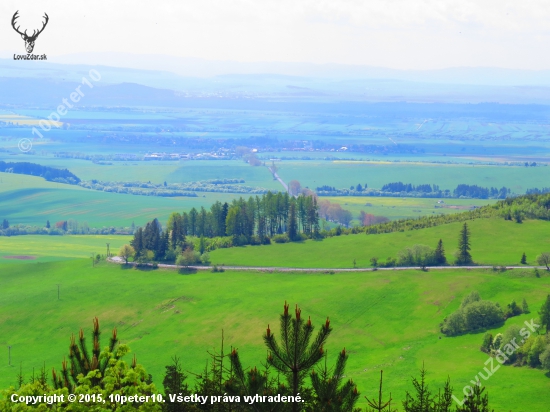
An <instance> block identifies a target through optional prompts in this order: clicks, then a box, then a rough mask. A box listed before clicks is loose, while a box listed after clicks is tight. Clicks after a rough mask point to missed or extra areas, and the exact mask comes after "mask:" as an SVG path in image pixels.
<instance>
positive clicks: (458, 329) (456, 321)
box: [441, 309, 465, 336]
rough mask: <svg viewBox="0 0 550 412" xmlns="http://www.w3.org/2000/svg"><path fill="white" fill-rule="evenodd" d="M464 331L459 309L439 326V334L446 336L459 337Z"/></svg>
mask: <svg viewBox="0 0 550 412" xmlns="http://www.w3.org/2000/svg"><path fill="white" fill-rule="evenodd" d="M464 329H465V327H464V314H463V313H462V310H460V309H459V310H457V311H456V312H453V313H451V314H450V315H449V316H447V317H446V318H445V319H444V320H443V324H442V325H441V332H442V333H444V334H445V335H447V336H455V335H459V334H460V333H462V332H463V331H464Z"/></svg>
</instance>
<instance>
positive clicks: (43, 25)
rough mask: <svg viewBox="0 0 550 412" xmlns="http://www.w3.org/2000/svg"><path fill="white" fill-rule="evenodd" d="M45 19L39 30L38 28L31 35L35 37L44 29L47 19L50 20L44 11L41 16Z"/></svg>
mask: <svg viewBox="0 0 550 412" xmlns="http://www.w3.org/2000/svg"><path fill="white" fill-rule="evenodd" d="M42 17H44V18H45V19H46V21H45V22H44V23H42V28H41V29H40V30H38V33H36V34H34V33H33V34H32V37H36V36H38V35H39V34H40V33H42V32H43V31H44V29H45V28H46V25H47V24H48V21H49V20H50V18H49V17H48V15H47V14H46V12H44V16H42Z"/></svg>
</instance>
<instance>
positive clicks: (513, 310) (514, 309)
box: [504, 300, 523, 319]
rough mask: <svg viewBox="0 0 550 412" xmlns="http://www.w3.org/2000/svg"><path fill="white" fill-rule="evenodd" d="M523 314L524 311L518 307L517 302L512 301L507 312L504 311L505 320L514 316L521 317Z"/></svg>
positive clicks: (507, 307)
mask: <svg viewBox="0 0 550 412" xmlns="http://www.w3.org/2000/svg"><path fill="white" fill-rule="evenodd" d="M522 313H523V310H522V309H521V308H520V307H519V306H518V304H517V303H516V301H515V300H513V301H512V303H509V304H508V305H507V306H506V310H505V311H504V319H508V318H511V317H514V316H518V315H521V314H522Z"/></svg>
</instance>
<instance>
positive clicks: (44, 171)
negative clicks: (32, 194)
mask: <svg viewBox="0 0 550 412" xmlns="http://www.w3.org/2000/svg"><path fill="white" fill-rule="evenodd" d="M0 171H2V172H5V173H16V174H22V175H30V176H40V177H43V178H44V179H46V180H48V181H54V182H55V181H57V182H60V183H67V184H72V185H76V184H78V183H79V182H80V179H79V178H78V177H77V176H76V175H74V174H73V173H71V172H70V171H69V170H67V169H57V168H55V167H50V166H42V165H39V164H36V163H30V162H4V161H0Z"/></svg>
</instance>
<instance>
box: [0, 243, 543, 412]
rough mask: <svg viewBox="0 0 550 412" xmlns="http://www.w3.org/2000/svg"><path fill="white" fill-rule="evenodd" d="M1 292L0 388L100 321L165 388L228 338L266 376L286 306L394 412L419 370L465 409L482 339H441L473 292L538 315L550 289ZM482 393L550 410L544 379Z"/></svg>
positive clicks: (104, 286)
mask: <svg viewBox="0 0 550 412" xmlns="http://www.w3.org/2000/svg"><path fill="white" fill-rule="evenodd" d="M25 239H30V238H29V237H25ZM9 240H10V241H11V240H13V239H9ZM46 240H49V238H46ZM34 247H35V246H32V244H29V245H28V246H27V249H29V250H30V251H32V250H33V248H34ZM36 247H40V245H36ZM34 253H37V252H34ZM47 253H49V252H47ZM69 253H74V252H68V254H69ZM0 281H1V282H2V288H0V301H1V302H2V305H0V346H1V347H3V348H4V349H3V350H4V351H5V352H4V355H3V356H2V359H3V361H2V362H0V387H7V386H8V385H14V384H15V382H16V375H17V373H18V371H19V368H20V367H21V368H22V370H23V372H24V374H25V376H26V377H27V378H29V376H30V375H31V374H32V370H33V368H34V370H35V373H36V371H37V370H38V369H39V368H41V367H42V366H43V365H44V364H45V365H46V369H47V370H50V369H51V368H52V367H56V368H57V369H59V368H60V366H61V361H62V360H63V358H64V357H66V356H67V351H68V345H69V338H70V336H71V334H76V333H77V332H78V330H79V328H81V327H82V328H84V330H85V332H86V333H87V334H89V333H90V331H91V326H92V319H93V318H94V317H95V316H97V317H98V318H99V319H100V324H101V327H102V332H103V333H102V336H103V338H104V339H107V337H108V335H109V331H110V330H111V329H112V328H113V327H116V328H117V329H118V334H119V337H120V339H121V342H122V343H125V344H128V345H130V347H131V349H132V352H133V353H135V354H136V356H137V359H138V362H140V363H142V364H143V365H144V366H145V367H146V369H147V370H148V372H149V373H151V374H152V375H153V379H154V381H155V383H156V384H157V385H159V386H160V382H161V381H162V378H163V373H164V366H165V365H167V364H169V363H170V358H171V357H172V356H174V355H178V356H179V357H180V358H181V359H182V362H183V365H184V369H185V370H186V371H192V372H196V373H200V371H201V370H202V369H203V368H204V366H205V365H206V362H207V358H208V355H207V353H206V351H207V350H211V351H212V350H215V349H218V348H219V347H220V343H221V334H222V330H223V333H224V336H225V342H224V345H225V346H224V347H225V351H226V353H227V352H229V351H230V349H231V347H236V348H238V350H239V353H240V354H241V357H242V360H243V363H244V366H245V367H246V368H248V367H252V366H254V365H258V366H260V362H262V361H263V360H264V358H265V348H264V347H263V343H262V334H263V333H264V331H265V328H266V327H267V325H268V324H270V325H271V330H272V331H274V332H275V333H278V326H277V325H278V316H279V314H280V313H281V311H282V306H283V303H284V301H285V300H287V301H288V302H289V303H290V304H291V306H294V304H295V303H298V304H299V305H300V307H301V309H302V314H303V315H305V316H311V319H312V322H313V323H314V325H317V326H319V325H320V324H321V323H322V322H324V321H325V319H326V317H327V316H329V317H330V320H331V326H333V328H334V332H333V333H332V335H331V337H330V338H329V343H328V345H327V350H328V353H329V360H330V362H331V363H332V362H333V360H334V358H335V355H336V354H337V352H338V351H340V350H341V349H342V348H343V347H345V348H346V351H347V352H348V353H349V354H350V358H349V362H348V366H347V370H346V377H349V378H352V379H353V380H354V381H355V382H356V383H357V386H358V389H359V390H360V391H361V393H362V395H367V396H369V397H370V398H372V397H374V396H377V390H378V376H379V373H380V370H381V369H383V370H384V377H385V381H384V388H385V390H386V395H389V392H391V393H392V396H393V398H394V400H395V401H396V402H397V401H401V400H402V399H403V398H404V394H405V391H406V390H412V385H411V383H410V377H411V376H412V375H414V376H417V371H418V369H419V368H420V367H421V365H422V363H423V362H424V364H425V367H426V369H427V370H428V382H429V384H430V385H433V388H434V389H435V388H437V387H441V386H442V385H443V382H444V380H445V379H446V378H447V376H450V377H451V382H452V385H453V387H454V389H455V391H454V393H455V394H456V395H457V396H458V397H459V398H461V395H460V394H461V392H462V388H463V387H464V386H465V385H468V384H469V383H470V380H472V379H474V376H475V375H476V374H477V373H478V372H479V371H480V370H483V367H484V366H485V365H484V362H485V360H486V359H487V355H486V354H484V353H482V352H481V351H480V350H479V346H480V343H481V339H482V336H483V334H482V333H478V334H472V335H465V336H459V337H454V338H446V337H442V336H441V334H440V333H439V332H438V325H439V323H440V322H441V321H442V319H443V318H444V317H445V316H446V315H448V314H449V313H451V312H452V311H454V310H455V309H456V308H457V307H458V306H459V304H460V301H461V299H462V298H463V297H464V296H465V295H466V294H467V293H469V292H470V291H471V290H478V291H479V292H480V293H481V295H482V297H484V298H486V299H490V300H494V301H497V302H499V303H500V304H501V305H505V304H507V303H509V302H510V301H511V300H513V299H514V300H516V301H521V300H522V299H523V298H526V299H527V302H528V303H529V304H530V306H531V308H532V310H533V312H535V311H536V310H537V308H538V307H540V305H541V304H542V302H543V300H544V298H545V296H546V294H547V293H548V292H549V291H550V278H549V277H546V276H543V277H542V278H535V277H534V276H527V277H521V276H519V273H518V272H517V271H516V272H513V271H509V272H505V273H501V274H496V273H493V272H491V271H480V270H477V271H460V270H452V271H451V270H450V271H430V272H421V271H405V272H367V273H339V274H334V275H330V274H305V273H277V272H275V273H264V272H246V273H244V272H233V271H226V272H225V273H217V274H214V273H210V272H198V273H195V274H191V275H181V274H178V273H177V272H176V271H171V270H154V271H139V270H135V269H126V268H124V267H122V266H118V265H114V264H108V263H105V262H102V263H100V264H99V265H98V266H96V267H95V268H92V267H91V265H90V262H89V259H79V260H72V261H63V262H48V263H31V262H28V263H26V264H14V265H3V266H2V270H0ZM58 284H59V288H60V289H59V290H60V300H58V298H57V285H58ZM530 316H531V315H523V316H521V317H518V318H512V319H509V320H508V321H507V322H506V326H508V325H511V324H518V325H521V324H523V322H524V321H525V320H528V319H530ZM506 326H505V327H506ZM505 327H504V328H505ZM504 328H501V329H499V330H503V329H504ZM499 330H495V331H494V332H497V331H499ZM105 342H106V341H104V342H103V345H105V344H106V343H105ZM8 345H10V346H11V366H8V362H7V361H8V359H7V346H8ZM131 356H132V355H130V356H129V357H128V361H129V360H130V357H131ZM191 380H192V378H191ZM484 383H485V384H486V386H487V388H488V389H487V390H488V392H489V395H490V400H491V406H492V407H493V408H495V410H497V411H502V410H506V411H508V410H512V411H515V412H519V411H535V412H536V411H546V410H547V400H546V398H545V397H544V396H541V395H540V394H541V393H546V392H548V390H549V389H550V380H549V379H548V377H547V376H545V373H544V371H542V370H537V369H530V368H527V367H523V368H514V367H501V368H500V369H499V370H498V371H497V372H496V373H495V375H493V376H492V377H491V378H490V379H489V380H488V381H487V382H484ZM361 399H362V401H361V402H362V404H363V406H365V405H364V400H363V397H361Z"/></svg>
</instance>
